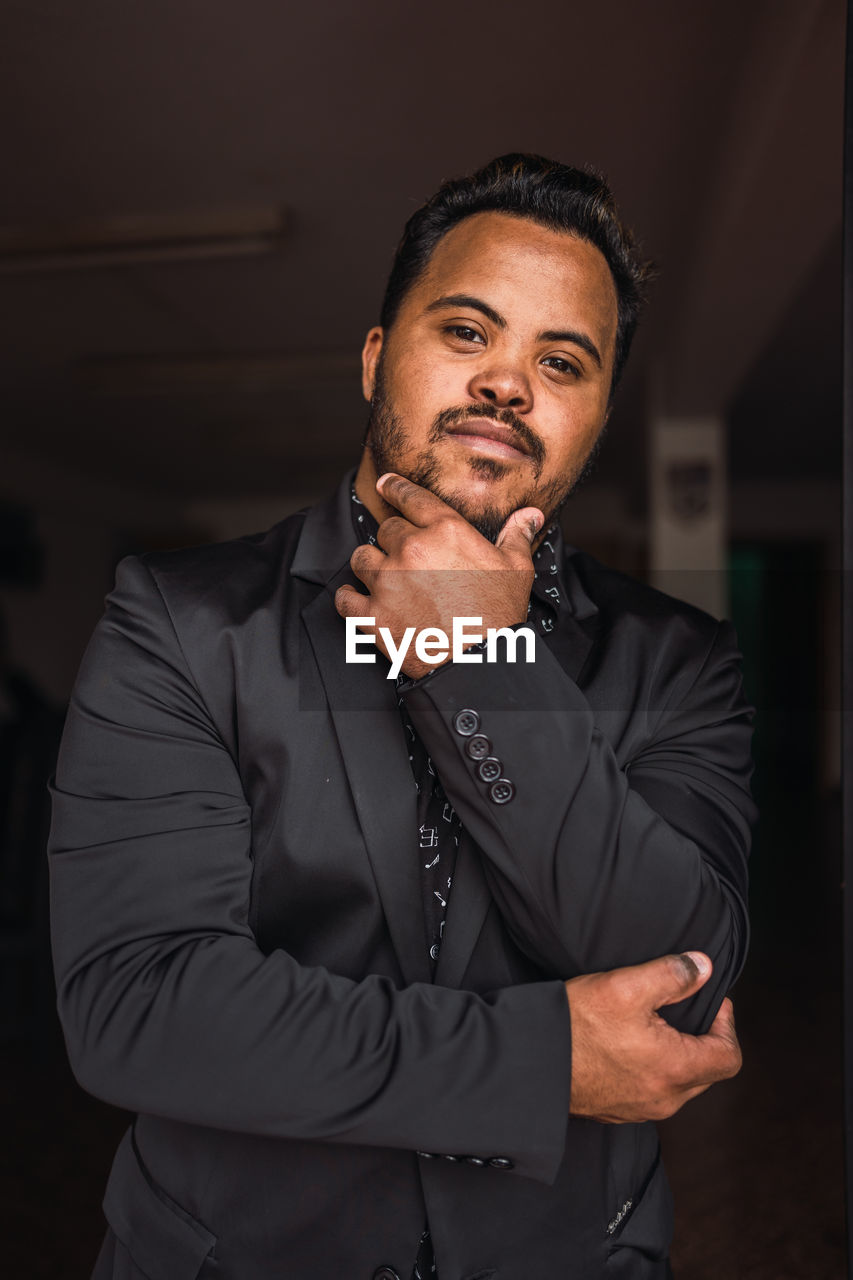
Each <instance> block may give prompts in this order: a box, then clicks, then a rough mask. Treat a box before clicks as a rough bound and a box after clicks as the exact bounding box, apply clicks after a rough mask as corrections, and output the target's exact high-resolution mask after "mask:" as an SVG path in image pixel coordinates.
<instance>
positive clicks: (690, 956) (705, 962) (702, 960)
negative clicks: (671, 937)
mask: <svg viewBox="0 0 853 1280" xmlns="http://www.w3.org/2000/svg"><path fill="white" fill-rule="evenodd" d="M682 959H684V960H689V961H690V962H691V963H692V964H694V965H695V966H696V969H697V970H698V972H699V977H700V978H707V976H708V974H709V973H710V972H711V968H712V966H711V961H710V960H709V959H708V957H707V956H706V955H705V954H704V952H702V951H685V952H684V953H683V956H682Z"/></svg>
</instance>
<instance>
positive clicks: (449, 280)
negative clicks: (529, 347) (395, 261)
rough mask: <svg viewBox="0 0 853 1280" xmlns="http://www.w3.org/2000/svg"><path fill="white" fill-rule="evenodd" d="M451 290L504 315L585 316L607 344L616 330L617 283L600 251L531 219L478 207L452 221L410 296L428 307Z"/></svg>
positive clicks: (544, 320)
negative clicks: (478, 299) (453, 223)
mask: <svg viewBox="0 0 853 1280" xmlns="http://www.w3.org/2000/svg"><path fill="white" fill-rule="evenodd" d="M446 293H470V294H475V295H476V296H477V297H481V298H482V300H483V301H485V302H489V303H490V304H491V305H493V306H496V307H497V309H498V310H500V311H501V313H502V314H506V313H507V311H515V312H516V313H517V314H518V315H519V317H520V315H521V313H522V312H524V313H527V312H530V313H533V312H535V313H537V314H538V315H539V317H540V320H541V324H540V327H541V328H545V329H551V328H559V327H563V326H564V325H565V324H566V323H567V322H568V321H570V320H571V321H572V322H574V323H577V322H578V321H579V320H580V319H581V318H582V319H584V321H585V322H586V323H587V324H588V325H594V326H595V327H596V329H597V330H598V333H599V336H600V337H601V338H602V340H603V341H604V345H605V346H607V339H608V338H609V340H610V341H611V342H612V341H613V339H614V337H615V333H616V312H617V299H616V287H615V285H614V283H613V276H612V275H611V272H610V268H609V267H608V265H607V260H606V259H605V257H604V255H603V254H602V253H601V251H600V250H599V249H597V248H596V247H595V245H592V244H590V243H589V241H587V240H581V239H580V238H579V237H577V236H573V235H571V234H569V233H568V232H564V231H552V230H551V229H550V228H548V227H543V226H541V225H540V224H539V223H538V222H532V221H531V220H530V219H529V218H520V217H515V216H513V215H512V214H506V213H492V212H489V213H476V214H472V215H471V217H469V218H465V219H464V220H463V221H462V222H459V223H457V224H456V226H455V227H452V228H451V229H450V231H448V232H447V233H446V235H444V236H443V237H442V239H441V240H440V241H439V242H438V244H437V245H436V247H435V249H434V250H433V254H432V257H431V258H430V260H429V263H428V265H427V268H426V270H425V272H424V274H423V275H422V276H421V278H420V279H419V280H418V281H417V283H416V284H415V285H414V287H413V289H412V290H411V294H410V297H411V301H412V303H413V304H414V305H415V306H416V307H422V306H427V305H429V302H430V301H432V300H433V299H434V298H436V297H440V296H441V295H442V294H446ZM507 319H509V320H510V321H512V315H511V314H509V315H507Z"/></svg>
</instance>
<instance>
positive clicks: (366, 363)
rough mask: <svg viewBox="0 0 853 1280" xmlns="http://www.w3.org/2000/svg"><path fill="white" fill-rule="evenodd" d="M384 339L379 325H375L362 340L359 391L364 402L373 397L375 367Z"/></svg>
mask: <svg viewBox="0 0 853 1280" xmlns="http://www.w3.org/2000/svg"><path fill="white" fill-rule="evenodd" d="M384 338H385V333H384V330H383V329H382V327H381V325H378V324H377V325H374V326H373V328H372V329H371V330H370V331H369V333H368V335H367V337H366V338H365V340H364V347H363V349H362V352H361V390H362V394H363V395H364V398H365V400H371V399H372V397H373V388H374V386H375V385H376V365H377V362H378V360H379V353H380V351H381V350H382V343H383V340H384Z"/></svg>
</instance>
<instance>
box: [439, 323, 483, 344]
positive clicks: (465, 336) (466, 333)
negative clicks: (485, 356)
mask: <svg viewBox="0 0 853 1280" xmlns="http://www.w3.org/2000/svg"><path fill="white" fill-rule="evenodd" d="M444 332H445V333H446V334H447V336H448V337H449V338H455V339H457V341H459V342H463V343H464V342H477V343H480V344H485V338H484V337H483V335H482V333H480V331H479V329H472V327H471V326H470V325H469V324H449V325H447V326H446V328H445V330H444Z"/></svg>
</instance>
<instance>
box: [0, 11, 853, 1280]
mask: <svg viewBox="0 0 853 1280" xmlns="http://www.w3.org/2000/svg"><path fill="white" fill-rule="evenodd" d="M844 13H845V4H844V0H748V2H747V3H744V0H714V2H713V3H711V0H691V3H690V4H685V3H684V0H650V2H649V3H645V4H636V3H629V2H628V0H601V3H599V4H598V5H595V6H593V5H589V4H580V3H575V2H574V0H571V2H569V3H563V4H560V5H555V4H546V3H542V2H541V0H529V2H528V3H526V4H524V5H521V4H518V3H512V2H510V0H490V2H489V3H484V2H482V0H471V3H468V4H465V5H460V4H458V3H450V0H433V2H432V3H431V4H430V5H428V6H427V5H418V6H415V5H407V4H405V3H400V2H399V0H397V2H396V3H395V2H393V0H362V2H361V3H360V4H359V5H357V6H356V5H351V4H348V3H345V2H344V0H337V2H331V0H316V2H315V3H313V4H311V5H307V6H302V7H299V8H297V7H296V6H294V5H282V4H280V3H275V2H273V0H248V2H244V3H242V4H241V5H240V6H239V7H238V6H236V5H231V4H225V3H222V2H221V0H205V3H202V2H201V0H172V2H171V3H164V2H163V0H148V2H147V3H146V4H144V5H142V4H136V5H133V4H126V3H122V4H117V3H115V2H114V0H113V2H112V3H107V2H106V0H101V2H96V0H78V3H76V4H74V5H64V4H59V3H56V2H55V0H27V2H26V3H22V2H20V0H7V2H6V4H5V5H4V9H3V19H4V20H3V44H4V56H3V61H4V75H3V77H2V83H0V137H2V157H3V178H4V181H3V184H2V194H0V278H2V279H0V286H2V287H0V335H2V340H1V341H0V450H2V459H1V460H0V611H2V616H3V619H4V625H3V626H2V627H0V1086H2V1097H3V1104H2V1105H3V1111H2V1129H0V1214H2V1215H3V1216H4V1218H5V1219H6V1221H4V1223H3V1241H4V1244H3V1252H4V1256H5V1257H6V1259H7V1260H8V1269H7V1270H6V1271H5V1274H8V1275H10V1276H12V1275H14V1276H15V1277H16V1278H17V1280H25V1278H30V1277H32V1278H36V1277H45V1278H46V1277H52V1278H55V1277H62V1278H63V1280H64V1278H66V1277H67V1278H68V1280H76V1278H77V1277H80V1278H83V1277H85V1276H87V1275H88V1273H89V1269H90V1267H91V1264H92V1261H93V1258H94V1255H95V1253H96V1251H97V1247H98V1241H99V1238H100V1235H101V1232H102V1220H101V1216H100V1198H101V1195H102V1192H103V1185H104V1181H105V1178H106V1174H107V1171H108V1168H109V1162H110V1159H111V1155H112V1150H113V1147H114V1145H115V1142H116V1140H117V1137H118V1136H119V1134H120V1132H121V1131H122V1129H123V1127H124V1124H125V1122H126V1117H124V1116H123V1115H121V1114H120V1113H118V1112H116V1111H114V1110H112V1109H110V1108H107V1107H106V1106H103V1105H102V1104H100V1103H98V1102H96V1101H94V1100H92V1099H88V1098H87V1097H86V1096H85V1095H84V1094H83V1093H82V1092H81V1091H80V1090H79V1089H78V1088H77V1086H76V1085H75V1084H74V1082H73V1081H72V1080H71V1078H70V1075H69V1073H68V1071H67V1068H66V1067H65V1064H64V1059H63V1056H62V1048H61V1040H60V1036H59V1032H58V1029H57V1027H56V1023H55V1016H54V1013H53V993H52V989H51V979H50V968H49V956H48V951H47V937H46V916H45V900H46V899H45V894H46V886H45V878H44V840H45V823H46V820H47V814H46V808H45V795H46V793H45V789H44V784H45V780H46V778H47V776H48V774H49V773H50V770H51V767H52V765H51V761H52V758H53V754H54V752H55V748H56V742H57V736H58V732H59V730H60V728H61V720H62V713H63V709H64V705H65V703H66V700H67V698H68V695H69V692H70V688H71V684H72V682H73V678H74V674H75V671H76V668H77V666H78V663H79V661H80V657H81V654H82V651H83V648H84V646H85V644H86V641H87V638H88V636H89V634H90V632H91V630H92V628H93V626H94V624H95V622H96V621H97V619H98V617H99V615H100V612H101V609H102V603H103V597H104V594H105V593H106V591H107V590H108V589H109V587H110V585H111V582H112V574H113V570H114V567H115V563H116V561H117V559H118V558H120V556H122V555H124V554H126V553H127V552H130V551H133V552H137V551H143V550H147V549H153V548H161V547H165V546H175V545H181V544H186V543H192V542H199V541H208V540H218V539H221V538H227V537H231V536H235V535H238V534H241V533H246V532H251V531H254V530H256V529H259V528H263V527H265V526H267V525H269V524H271V523H273V522H274V521H276V520H278V519H280V518H282V517H283V516H284V515H287V514H288V513H289V512H291V511H293V510H295V509H297V508H298V507H300V506H303V505H305V504H306V503H307V502H310V501H312V500H314V499H315V498H317V497H319V496H321V495H322V494H324V493H325V492H326V491H327V490H328V489H329V488H330V487H331V486H332V485H333V484H334V483H335V482H336V480H337V478H338V477H339V475H340V474H341V472H342V471H343V470H344V469H345V468H346V467H348V466H350V465H352V464H353V463H354V462H355V461H356V460H357V456H358V451H359V441H360V438H361V432H362V429H363V423H364V419H365V406H364V405H363V402H362V400H361V396H360V388H359V378H358V353H359V350H360V346H361V342H362V340H363V335H364V333H365V331H366V329H367V328H368V326H369V325H370V324H372V323H374V322H375V320H376V316H377V311H378V306H379V300H380V297H381V293H382V289H383V285H384V280H385V276H386V274H387V270H388V267H389V265H390V259H391V254H392V251H393V247H394V244H395V243H396V240H397V238H398V236H399V233H400V231H401V228H402V224H403V222H404V221H405V219H406V218H407V217H408V216H409V214H410V213H411V212H412V211H413V210H414V209H415V208H416V207H417V205H418V204H419V203H420V202H421V201H422V200H423V199H424V198H425V197H426V196H428V195H429V194H430V193H431V192H432V191H433V190H434V188H435V187H436V186H437V185H438V183H439V182H440V181H441V179H443V178H445V177H448V176H451V175H454V174H456V173H460V172H464V171H467V170H470V169H471V168H473V167H476V166H477V165H479V164H481V163H483V162H485V161H486V160H488V159H489V158H491V157H492V156H493V155H496V154H499V153H501V152H505V151H509V150H531V151H538V152H542V153H544V154H546V155H550V156H553V157H555V158H557V159H560V160H564V161H567V162H570V163H576V164H592V165H594V166H596V167H598V168H599V169H601V170H603V171H604V172H605V173H606V175H607V176H608V178H609V180H610V182H611V185H612V187H613V189H614V191H615V193H616V196H617V199H618V200H619V203H620V205H621V208H622V210H623V212H624V214H625V216H626V218H627V220H628V221H629V222H630V223H631V224H632V225H633V226H634V228H635V230H636V232H637V234H638V235H639V237H640V238H641V240H642V242H643V244H644V247H645V249H646V250H647V252H648V253H649V254H650V255H651V256H652V257H653V258H655V260H656V261H657V262H658V264H659V266H660V269H661V276H660V280H659V283H658V285H657V286H656V288H655V290H654V294H653V299H652V303H651V306H650V309H649V312H648V315H647V317H646V320H645V323H644V325H643V326H642V327H641V331H640V334H639V337H638V340H637V343H636V346H635V350H634V353H633V355H632V359H631V362H630V363H629V367H628V372H627V375H626V379H625V382H624V384H623V386H622V388H621V389H620V391H619V394H618V397H617V403H616V409H615V412H614V415H613V420H612V423H611V425H610V427H609V429H608V433H607V436H608V438H607V440H606V443H605V445H604V448H603V451H602V453H601V456H600V461H599V464H598V467H597V469H596V472H595V474H594V476H593V477H592V479H591V480H590V481H589V482H588V483H587V484H586V486H585V487H584V488H583V489H582V490H581V491H580V492H579V493H578V494H577V495H576V496H575V497H574V498H573V499H572V502H571V503H570V505H569V507H568V509H567V511H566V516H565V525H566V529H567V532H568V534H569V537H570V538H571V540H572V541H574V542H576V543H577V544H579V545H581V546H583V547H585V548H586V549H588V550H590V551H591V552H592V553H593V554H596V555H598V556H599V557H600V558H601V559H604V560H606V561H607V562H609V563H610V564H612V565H614V566H616V567H618V568H621V569H623V570H625V571H627V572H629V573H633V574H636V575H638V576H640V577H644V578H647V579H648V580H650V581H653V582H656V583H659V584H662V585H664V586H665V587H667V588H668V589H670V590H671V591H672V592H673V593H674V594H677V595H683V596H685V597H687V598H689V599H692V600H694V601H695V602H697V603H700V604H702V605H704V606H705V607H706V608H709V609H710V610H711V611H712V612H716V613H718V614H720V615H726V616H731V617H733V618H734V621H735V623H736V625H737V627H738V630H739V634H740V637H741V643H742V647H743V649H744V653H745V671H746V679H747V684H748V689H749V693H750V696H751V698H752V700H753V701H754V702H755V704H756V706H757V709H758V716H757V721H756V723H757V731H756V739H755V748H756V762H757V771H756V777H755V790H756V794H757V797H758V799H759V802H760V804H761V807H762V813H763V817H762V821H761V825H760V828H759V831H758V833H757V837H756V848H755V855H754V860H753V885H754V888H753V901H752V912H753V919H754V946H753V951H752V958H751V960H750V962H749V965H748V967H747V970H746V972H745V974H744V976H743V978H742V979H741V981H740V983H739V984H738V988H737V990H736V992H735V1002H736V1009H737V1013H738V1023H739V1028H740V1032H741V1036H742V1040H743V1045H744V1051H745V1066H744V1070H743V1072H742V1074H741V1076H740V1077H739V1079H738V1080H737V1081H735V1082H730V1083H728V1084H726V1085H722V1086H719V1087H718V1088H716V1089H714V1090H712V1091H711V1092H710V1093H709V1094H707V1095H706V1096H705V1097H703V1098H702V1099H699V1100H697V1101H696V1102H694V1103H692V1104H690V1106H688V1107H687V1108H686V1109H685V1111H684V1112H683V1113H681V1115H679V1116H678V1117H676V1118H675V1119H674V1120H673V1121H671V1122H668V1124H667V1125H666V1126H665V1132H664V1141H665V1146H666V1150H667V1155H668V1160H669V1168H670V1176H671V1181H672V1183H673V1187H674V1191H675V1196H676V1206H677V1242H676V1250H675V1254H674V1261H675V1264H676V1275H677V1277H678V1280H730V1278H733V1280H740V1278H743V1280H831V1278H834V1277H841V1276H842V1275H843V1274H844V1238H843V1236H844V1223H843V1172H842V1145H841V1134H842V1127H841V1065H840V994H839V990H840V977H839V956H840V904H839V899H840V886H839V881H840V870H839V867H840V855H839V848H840V844H839V817H838V815H839V800H838V792H839V784H840V776H841V766H840V728H839V725H840V716H839V712H838V706H839V692H840V683H839V659H840V641H839V615H840V583H841V578H840V464H841V429H840V406H841V354H842V349H841V332H840V330H841V144H842V102H843V62H844ZM4 635H5V640H4V638H3V637H4Z"/></svg>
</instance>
